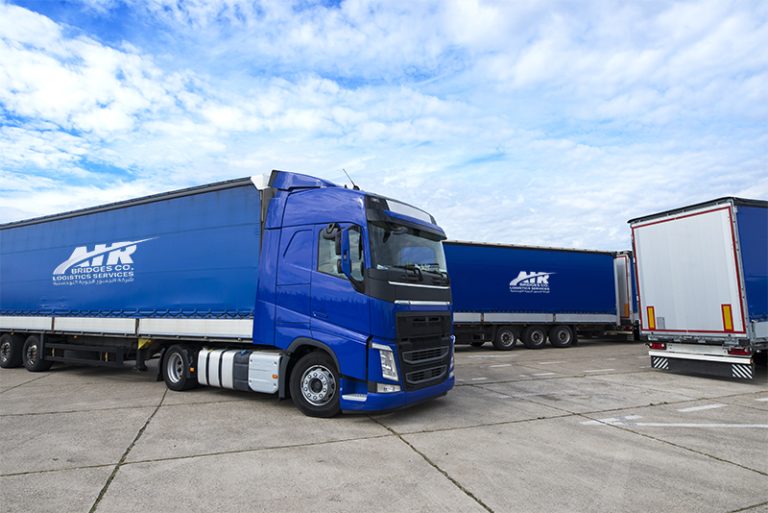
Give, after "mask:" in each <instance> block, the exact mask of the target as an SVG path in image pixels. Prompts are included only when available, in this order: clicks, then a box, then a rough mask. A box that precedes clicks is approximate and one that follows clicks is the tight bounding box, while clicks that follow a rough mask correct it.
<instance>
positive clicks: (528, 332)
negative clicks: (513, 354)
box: [523, 326, 547, 349]
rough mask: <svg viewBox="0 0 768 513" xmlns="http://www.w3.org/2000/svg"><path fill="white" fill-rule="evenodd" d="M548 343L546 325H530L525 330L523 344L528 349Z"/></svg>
mask: <svg viewBox="0 0 768 513" xmlns="http://www.w3.org/2000/svg"><path fill="white" fill-rule="evenodd" d="M546 343H547V331H546V329H545V328H544V326H528V327H527V328H525V331H523V345H524V346H525V347H527V348H528V349H541V348H542V347H544V344H546Z"/></svg>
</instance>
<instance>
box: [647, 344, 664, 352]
mask: <svg viewBox="0 0 768 513" xmlns="http://www.w3.org/2000/svg"><path fill="white" fill-rule="evenodd" d="M648 345H649V346H650V348H651V349H656V350H657V351H666V350H667V344H665V343H664V342H651V343H650V344H648Z"/></svg>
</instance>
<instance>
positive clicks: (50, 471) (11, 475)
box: [0, 463, 114, 478]
mask: <svg viewBox="0 0 768 513" xmlns="http://www.w3.org/2000/svg"><path fill="white" fill-rule="evenodd" d="M113 465H114V463H102V464H100V465H82V466H80V467H65V468H54V469H50V470H28V471H26V472H11V473H9V474H0V478H2V477H18V476H29V475H33V474H50V473H52V472H68V471H70V470H88V469H92V468H104V467H111V466H113Z"/></svg>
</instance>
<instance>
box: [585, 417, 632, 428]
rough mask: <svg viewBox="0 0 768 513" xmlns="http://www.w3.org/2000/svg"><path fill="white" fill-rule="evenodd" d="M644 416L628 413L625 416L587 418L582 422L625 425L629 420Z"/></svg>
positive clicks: (590, 424) (591, 424)
mask: <svg viewBox="0 0 768 513" xmlns="http://www.w3.org/2000/svg"><path fill="white" fill-rule="evenodd" d="M642 418H643V417H641V416H640V415H626V416H624V417H608V418H607V419H598V420H587V421H585V422H582V424H583V425H585V426H598V425H601V424H610V425H617V426H621V425H624V423H625V422H626V421H628V420H637V419H642Z"/></svg>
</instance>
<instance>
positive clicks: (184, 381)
mask: <svg viewBox="0 0 768 513" xmlns="http://www.w3.org/2000/svg"><path fill="white" fill-rule="evenodd" d="M193 360H194V352H193V351H192V350H190V349H189V348H188V347H186V346H182V345H175V346H171V347H169V348H168V350H167V351H166V352H165V355H164V357H163V366H162V372H163V381H165V386H167V387H168V388H169V389H170V390H173V391H175V392H183V391H184V390H189V389H191V388H195V387H196V386H197V378H196V377H195V376H193V375H192V374H191V373H190V371H189V368H190V363H191V362H192V361H193Z"/></svg>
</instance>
